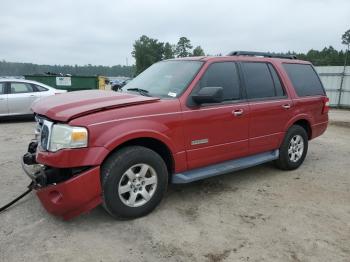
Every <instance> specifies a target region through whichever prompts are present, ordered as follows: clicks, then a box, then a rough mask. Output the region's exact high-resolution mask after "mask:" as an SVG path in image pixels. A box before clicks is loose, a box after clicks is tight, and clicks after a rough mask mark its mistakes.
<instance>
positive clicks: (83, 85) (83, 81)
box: [24, 75, 100, 92]
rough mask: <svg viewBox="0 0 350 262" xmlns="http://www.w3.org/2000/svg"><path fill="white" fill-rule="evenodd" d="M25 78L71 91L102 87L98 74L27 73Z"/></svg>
mask: <svg viewBox="0 0 350 262" xmlns="http://www.w3.org/2000/svg"><path fill="white" fill-rule="evenodd" d="M24 78H25V79H28V80H33V81H37V82H40V83H43V84H45V85H48V86H52V87H54V88H57V89H63V90H67V91H69V92H70V91H78V90H90V89H99V88H100V86H99V77H98V76H56V75H25V76H24Z"/></svg>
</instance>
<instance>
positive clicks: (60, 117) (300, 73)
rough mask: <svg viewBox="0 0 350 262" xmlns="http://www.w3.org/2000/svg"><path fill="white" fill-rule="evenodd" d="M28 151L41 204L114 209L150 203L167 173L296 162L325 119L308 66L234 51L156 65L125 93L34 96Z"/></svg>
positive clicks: (180, 177) (170, 176) (130, 213)
mask: <svg viewBox="0 0 350 262" xmlns="http://www.w3.org/2000/svg"><path fill="white" fill-rule="evenodd" d="M32 109H33V111H34V113H35V114H36V120H37V127H36V139H35V140H34V141H32V142H31V143H30V145H29V148H28V153H26V154H25V155H24V156H23V169H24V170H25V172H26V173H27V174H28V175H29V176H30V177H31V178H32V180H33V181H34V183H35V188H36V192H37V195H38V197H39V199H40V201H41V202H42V204H43V205H44V207H45V208H46V209H47V211H48V212H50V213H52V214H54V215H58V216H62V217H63V218H64V219H69V218H72V217H74V216H76V215H79V214H81V213H84V212H87V211H89V210H91V209H92V208H94V207H96V206H97V205H99V204H102V205H103V206H104V208H105V209H106V210H107V211H108V212H109V213H110V214H111V215H112V216H114V217H118V218H135V217H139V216H143V215H145V214H147V213H149V212H151V211H152V210H153V209H154V208H155V207H156V206H157V205H158V204H159V202H160V201H161V199H162V198H163V196H164V194H165V192H166V189H167V185H168V183H169V182H170V183H189V182H192V181H196V180H200V179H204V178H208V177H212V176H216V175H220V174H224V173H230V172H232V171H237V170H240V169H243V168H247V167H251V166H255V165H258V164H261V163H265V162H269V161H274V162H275V163H276V166H277V167H278V168H281V169H283V170H292V169H296V168H298V167H299V166H300V165H301V164H302V163H303V161H304V159H305V156H306V153H307V149H308V141H309V140H310V139H313V138H315V137H317V136H319V135H321V134H322V133H323V132H324V131H325V130H326V128H327V124H328V98H327V97H326V94H325V91H324V88H323V86H322V83H321V81H320V79H319V77H318V75H317V73H316V72H315V70H314V68H313V66H312V65H311V64H310V63H309V62H306V61H300V60H297V59H295V57H292V56H277V55H271V54H266V53H258V52H242V51H239V52H232V53H231V54H229V55H228V56H223V57H190V58H184V59H171V60H166V61H162V62H159V63H156V64H154V65H152V66H151V67H150V68H148V69H147V70H146V71H144V72H143V73H142V74H140V75H139V76H138V77H136V78H135V79H133V80H132V81H131V82H129V83H128V84H127V85H126V86H124V87H123V92H109V91H98V90H94V91H78V92H72V93H67V94H61V95H59V96H52V97H48V98H45V99H43V100H40V101H39V102H37V103H35V104H34V105H33V107H32Z"/></svg>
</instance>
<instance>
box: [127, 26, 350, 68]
mask: <svg viewBox="0 0 350 262" xmlns="http://www.w3.org/2000/svg"><path fill="white" fill-rule="evenodd" d="M349 43H350V30H347V31H346V32H345V33H344V34H343V35H342V44H344V45H347V50H349ZM192 48H193V45H192V44H191V41H190V40H189V39H188V38H186V37H180V39H179V41H178V42H177V43H176V44H170V43H168V42H166V43H163V42H160V41H159V40H158V39H153V38H150V37H148V36H146V35H143V36H141V37H140V38H139V39H138V40H136V41H135V43H134V45H133V51H132V55H133V57H134V58H135V60H136V63H135V73H136V74H139V73H141V72H142V71H144V70H145V69H146V68H148V67H149V66H151V65H152V64H153V63H156V62H158V61H161V60H164V59H171V58H175V57H188V56H204V55H205V53H204V51H203V49H202V48H201V46H197V47H195V48H194V49H192ZM279 54H284V55H296V56H297V58H298V59H301V60H306V61H310V62H312V63H313V64H314V65H315V66H342V65H344V61H346V54H347V51H345V52H344V51H342V50H340V51H338V50H336V49H334V48H333V47H332V46H329V47H325V48H323V49H322V50H320V51H319V50H314V49H311V50H309V51H308V52H307V53H296V52H293V51H292V52H291V51H289V52H287V53H279ZM221 55H222V54H219V56H221Z"/></svg>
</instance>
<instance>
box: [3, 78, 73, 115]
mask: <svg viewBox="0 0 350 262" xmlns="http://www.w3.org/2000/svg"><path fill="white" fill-rule="evenodd" d="M65 92H67V91H66V90H59V89H55V88H53V87H50V86H47V85H44V84H42V83H39V82H36V81H31V80H24V79H15V78H14V79H10V78H4V79H1V78H0V116H15V115H28V114H33V112H32V111H31V109H30V108H31V105H32V103H33V102H34V101H36V100H38V99H40V98H42V97H45V96H52V95H56V94H61V93H65Z"/></svg>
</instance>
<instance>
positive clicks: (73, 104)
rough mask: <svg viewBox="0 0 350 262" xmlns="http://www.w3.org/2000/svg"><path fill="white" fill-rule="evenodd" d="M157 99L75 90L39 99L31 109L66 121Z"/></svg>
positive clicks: (100, 91) (108, 92) (54, 118)
mask: <svg viewBox="0 0 350 262" xmlns="http://www.w3.org/2000/svg"><path fill="white" fill-rule="evenodd" d="M157 100H159V98H157V97H146V96H141V95H135V94H129V93H118V92H113V91H102V90H89V91H75V92H70V93H64V94H58V95H54V96H49V97H45V98H43V99H40V100H39V101H37V102H35V103H34V104H33V105H32V110H33V112H34V113H36V114H39V115H43V116H46V117H48V118H50V119H52V120H56V121H61V122H67V121H70V120H72V119H73V118H77V117H79V116H83V115H88V114H91V113H94V112H98V111H102V110H108V109H111V108H117V107H124V106H131V105H137V104H144V103H151V102H155V101H157Z"/></svg>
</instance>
